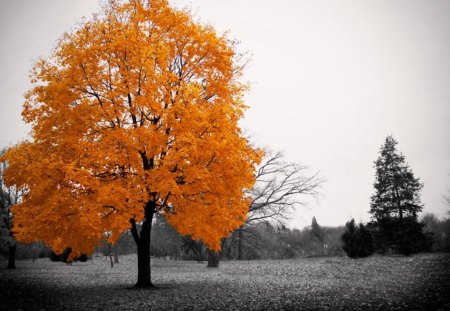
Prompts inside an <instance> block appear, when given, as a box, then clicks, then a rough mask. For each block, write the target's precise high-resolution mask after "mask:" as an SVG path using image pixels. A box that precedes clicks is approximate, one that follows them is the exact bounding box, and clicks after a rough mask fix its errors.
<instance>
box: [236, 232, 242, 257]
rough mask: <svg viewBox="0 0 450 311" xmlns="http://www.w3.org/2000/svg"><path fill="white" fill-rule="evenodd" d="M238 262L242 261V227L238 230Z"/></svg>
mask: <svg viewBox="0 0 450 311" xmlns="http://www.w3.org/2000/svg"><path fill="white" fill-rule="evenodd" d="M237 259H238V260H242V227H240V228H239V229H238V256H237Z"/></svg>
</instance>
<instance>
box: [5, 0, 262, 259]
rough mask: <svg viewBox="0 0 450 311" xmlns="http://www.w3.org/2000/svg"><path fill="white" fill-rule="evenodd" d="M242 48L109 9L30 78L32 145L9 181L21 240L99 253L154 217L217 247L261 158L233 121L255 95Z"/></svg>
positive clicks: (155, 12) (12, 165)
mask: <svg viewBox="0 0 450 311" xmlns="http://www.w3.org/2000/svg"><path fill="white" fill-rule="evenodd" d="M238 57H239V55H237V53H236V51H235V45H234V43H232V42H230V40H228V39H227V38H226V37H225V36H222V35H218V34H217V33H216V32H215V31H214V29H213V28H212V27H210V26H207V25H206V26H205V25H202V24H199V23H198V22H196V21H194V20H193V18H192V16H191V15H190V13H189V12H187V11H181V10H176V9H173V8H171V7H170V6H169V5H168V3H167V1H166V0H154V1H143V0H130V1H129V2H124V1H119V0H117V1H116V0H113V1H109V2H108V4H106V5H105V6H104V8H103V11H102V13H100V14H97V15H95V16H94V17H93V18H91V19H90V20H87V21H85V22H83V23H82V24H80V25H78V26H77V27H75V29H74V30H73V31H71V32H68V33H65V34H64V35H63V36H62V37H61V39H60V40H59V42H58V44H57V46H56V48H55V49H54V51H53V53H52V54H51V56H49V57H48V58H46V59H41V60H40V61H38V62H37V63H36V65H35V67H34V68H33V70H32V73H31V81H32V83H33V88H32V89H31V90H30V91H29V92H28V93H27V94H26V101H25V104H24V109H23V117H24V120H25V121H26V122H27V123H29V124H31V125H32V132H31V136H32V139H31V140H30V141H26V142H24V143H21V144H19V145H17V146H15V147H13V148H11V149H10V150H9V151H8V152H7V153H6V155H4V156H3V157H2V158H1V159H2V160H3V161H7V162H8V165H9V166H8V168H7V170H6V172H5V181H6V182H7V184H9V185H16V186H17V187H27V188H28V191H27V193H26V194H25V195H24V197H23V202H21V203H20V204H18V205H17V206H15V207H14V208H13V209H12V210H13V213H14V215H15V218H14V221H15V223H14V234H15V237H16V238H17V239H18V240H19V241H23V242H31V241H34V240H42V241H44V242H45V243H47V244H48V245H50V246H51V247H52V248H53V250H55V251H56V252H62V251H63V250H64V249H65V248H66V247H67V246H70V247H71V249H72V253H71V256H73V257H75V256H79V255H81V254H82V253H91V252H92V251H93V250H94V247H95V245H96V244H97V243H98V242H99V241H100V240H101V239H104V238H105V233H108V236H109V239H110V241H111V242H114V241H116V240H117V239H118V238H119V237H120V235H121V233H123V232H124V231H126V230H128V229H129V228H130V219H131V220H132V223H133V222H134V223H135V222H141V221H144V220H145V218H146V217H147V218H148V217H149V215H148V214H146V213H147V210H146V208H148V206H149V202H151V203H152V204H153V205H150V206H152V208H154V209H155V212H159V213H161V214H162V215H164V216H165V217H166V219H167V220H168V221H169V222H170V223H171V224H172V225H173V226H174V228H176V230H177V231H178V232H179V233H181V234H184V235H190V236H191V237H192V238H193V239H199V240H202V241H203V242H204V243H205V244H207V245H208V247H209V248H211V249H214V250H218V249H219V248H220V241H221V239H222V238H223V237H225V236H227V235H229V233H230V232H231V231H233V230H234V229H235V228H237V227H239V226H240V225H241V224H242V223H243V222H244V221H245V219H246V214H247V211H248V206H249V203H250V201H249V198H247V197H246V196H245V195H244V191H245V189H250V188H251V187H252V186H253V183H254V179H255V177H254V170H255V166H256V165H257V164H258V163H259V159H260V157H261V155H262V152H260V151H258V150H254V149H253V148H251V147H250V146H249V144H248V141H247V140H246V139H245V138H244V137H243V136H242V134H241V130H240V128H239V127H238V124H237V122H238V120H239V119H240V118H241V117H242V116H243V111H244V110H245V108H246V106H245V105H244V103H243V99H242V97H243V94H244V91H245V90H246V85H244V84H242V83H240V82H239V77H240V76H241V71H242V66H240V64H239V61H238Z"/></svg>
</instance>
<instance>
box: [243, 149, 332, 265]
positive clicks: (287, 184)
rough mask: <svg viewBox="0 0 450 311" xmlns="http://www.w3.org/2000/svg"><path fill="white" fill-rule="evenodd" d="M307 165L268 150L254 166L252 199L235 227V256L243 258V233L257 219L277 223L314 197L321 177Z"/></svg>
mask: <svg viewBox="0 0 450 311" xmlns="http://www.w3.org/2000/svg"><path fill="white" fill-rule="evenodd" d="M308 169H309V168H308V167H307V166H304V165H299V164H296V163H291V162H286V161H285V160H284V155H283V153H281V152H277V153H274V152H273V151H271V150H267V151H266V154H265V156H264V158H263V160H262V162H261V164H260V166H259V168H258V170H257V173H256V183H255V185H254V187H253V188H252V189H250V190H248V193H249V194H250V195H251V196H252V198H253V200H252V202H251V204H250V208H249V212H248V214H247V220H246V222H245V224H244V225H243V226H242V227H241V228H239V229H238V232H237V234H238V259H242V241H243V235H244V233H245V232H246V231H247V229H248V228H249V227H251V226H252V225H253V224H255V223H258V222H267V221H271V222H273V221H275V222H278V223H280V224H284V222H285V221H286V220H287V219H289V214H290V212H292V211H293V210H294V209H296V208H297V207H299V206H304V205H305V204H306V201H305V199H306V198H311V197H313V198H316V197H317V195H318V188H319V186H320V185H321V184H322V182H323V179H322V178H321V177H320V176H319V174H318V173H314V174H310V173H309V172H308Z"/></svg>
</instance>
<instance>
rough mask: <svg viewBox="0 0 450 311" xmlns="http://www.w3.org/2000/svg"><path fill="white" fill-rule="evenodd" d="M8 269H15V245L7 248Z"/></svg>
mask: <svg viewBox="0 0 450 311" xmlns="http://www.w3.org/2000/svg"><path fill="white" fill-rule="evenodd" d="M7 268H8V269H15V268H16V244H14V245H10V246H9V256H8V267H7Z"/></svg>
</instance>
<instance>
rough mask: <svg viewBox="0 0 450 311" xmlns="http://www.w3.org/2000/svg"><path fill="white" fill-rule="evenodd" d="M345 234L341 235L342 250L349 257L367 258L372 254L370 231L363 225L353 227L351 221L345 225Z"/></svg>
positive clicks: (353, 221)
mask: <svg viewBox="0 0 450 311" xmlns="http://www.w3.org/2000/svg"><path fill="white" fill-rule="evenodd" d="M345 229H346V230H345V232H344V234H343V235H342V242H344V245H343V246H342V248H343V249H344V251H345V252H346V253H347V255H348V256H349V257H352V258H358V257H367V256H370V255H371V254H373V252H374V246H373V240H372V235H371V233H370V231H369V230H368V229H367V228H366V227H365V226H364V225H363V224H359V226H356V225H355V220H354V219H351V220H350V221H348V222H347V223H346V224H345Z"/></svg>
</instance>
